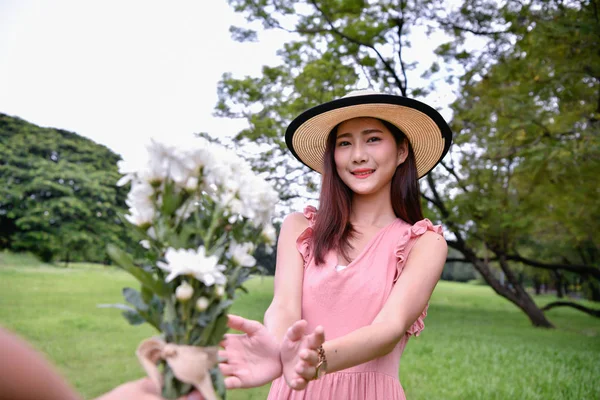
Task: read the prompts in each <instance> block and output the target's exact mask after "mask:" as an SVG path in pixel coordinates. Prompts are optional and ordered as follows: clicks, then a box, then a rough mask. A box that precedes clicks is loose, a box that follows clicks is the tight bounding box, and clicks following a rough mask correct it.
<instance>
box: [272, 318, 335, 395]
mask: <svg viewBox="0 0 600 400" xmlns="http://www.w3.org/2000/svg"><path fill="white" fill-rule="evenodd" d="M306 328H307V322H306V321H304V320H300V321H297V322H295V323H294V325H292V326H291V327H290V329H288V331H287V333H286V334H285V337H284V338H283V342H282V343H281V363H282V365H283V376H284V378H285V381H286V382H287V384H288V386H289V387H291V388H292V389H295V390H302V389H304V388H306V385H307V384H308V382H309V381H310V380H312V379H313V378H314V376H315V374H316V367H317V363H318V362H319V355H318V353H317V350H318V348H319V346H321V345H322V344H323V343H324V342H325V331H324V330H323V327H322V326H317V327H316V329H315V330H314V332H312V333H310V334H306Z"/></svg>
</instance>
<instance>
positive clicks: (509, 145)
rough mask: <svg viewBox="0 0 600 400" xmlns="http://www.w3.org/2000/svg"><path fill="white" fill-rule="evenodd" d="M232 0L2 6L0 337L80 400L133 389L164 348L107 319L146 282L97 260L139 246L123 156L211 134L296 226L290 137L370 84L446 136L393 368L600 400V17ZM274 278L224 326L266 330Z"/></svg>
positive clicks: (297, 196)
mask: <svg viewBox="0 0 600 400" xmlns="http://www.w3.org/2000/svg"><path fill="white" fill-rule="evenodd" d="M228 3H229V5H228V4H227V3H225V2H215V3H214V7H212V8H211V9H210V10H209V9H208V6H206V5H202V4H201V2H191V1H190V2H179V3H177V5H171V4H169V5H167V4H166V3H165V2H158V1H157V2H136V1H131V2H115V1H112V2H111V1H108V2H95V1H81V2H73V1H57V2H56V3H55V4H53V5H52V6H49V5H48V4H47V3H43V2H35V1H30V2H27V1H25V2H16V1H12V2H11V1H3V2H2V3H1V5H0V11H1V12H0V22H2V23H1V24H0V87H1V88H2V89H0V113H1V114H0V138H1V141H0V249H2V251H3V252H2V253H1V255H0V293H1V294H0V323H1V324H2V325H3V326H6V327H8V328H10V329H13V330H14V331H16V332H17V333H19V334H21V335H22V336H24V337H25V338H26V339H28V340H29V341H30V342H32V343H33V344H34V345H35V346H36V347H37V348H38V349H40V350H41V351H42V352H44V353H45V354H47V356H48V357H49V358H50V359H51V360H52V361H54V363H55V364H56V365H57V366H58V368H59V369H60V370H61V371H62V372H63V374H64V375H65V376H66V377H67V379H68V380H69V381H70V382H71V383H72V384H73V385H74V386H75V387H76V388H77V389H78V390H79V391H81V392H82V393H83V394H84V395H86V396H87V397H89V398H92V397H94V396H97V395H98V394H100V393H102V392H104V391H106V390H108V389H110V388H111V387H113V386H115V385H117V384H119V383H121V382H123V381H125V380H127V379H133V378H135V377H138V376H140V375H141V368H140V367H139V366H138V365H137V361H136V360H135V358H134V356H133V350H134V349H135V346H136V345H137V343H138V342H139V341H140V340H141V339H142V338H144V337H147V336H148V335H150V334H151V332H150V331H149V329H148V328H147V327H130V326H128V325H127V324H126V322H125V321H124V320H122V319H121V318H120V317H119V315H118V312H115V311H111V310H106V309H99V308H97V305H98V304H101V303H114V302H115V301H118V298H119V297H120V289H121V287H122V286H124V285H127V284H129V285H134V283H133V282H131V280H130V278H128V276H127V275H126V274H124V273H122V272H121V271H119V270H118V269H117V268H116V267H114V266H112V265H110V262H109V259H108V258H107V256H106V252H105V246H106V244H107V243H120V245H121V246H122V247H123V248H124V249H126V250H128V251H130V252H132V253H134V254H138V255H140V254H142V252H143V248H142V247H141V246H139V243H138V242H137V240H136V237H135V235H134V234H133V232H132V231H131V229H129V228H128V227H127V226H126V224H124V223H123V221H122V219H120V218H119V215H122V214H125V213H126V205H125V202H124V201H125V197H126V195H127V190H128V188H127V187H123V188H117V187H116V186H115V183H116V181H117V180H118V179H119V177H120V174H119V167H118V165H119V163H120V160H121V159H123V160H124V163H123V164H120V165H121V167H123V166H127V165H129V166H132V165H134V166H135V165H139V164H140V160H142V159H143V156H144V154H145V150H144V144H145V143H147V141H148V140H149V139H150V138H152V137H154V138H158V139H160V140H163V141H168V142H170V143H176V144H183V145H184V144H185V142H186V141H190V140H194V138H195V137H196V136H197V135H202V136H205V137H208V138H210V139H211V140H215V141H219V142H222V143H224V144H225V145H227V146H229V147H231V148H232V149H235V150H236V151H237V152H238V153H240V154H241V155H243V156H245V157H247V158H248V159H249V160H251V161H252V163H253V165H254V166H255V168H256V169H257V170H260V171H263V172H264V173H265V174H267V175H268V176H269V177H270V179H271V180H272V182H273V183H274V185H275V186H276V187H277V188H278V190H279V191H280V195H281V198H282V201H281V205H280V209H279V210H278V211H279V212H280V213H281V214H283V213H285V212H287V211H288V210H290V209H298V208H300V207H301V206H302V204H304V203H307V202H308V203H311V202H312V203H313V204H314V203H315V201H316V191H317V190H318V185H319V180H318V176H316V175H315V174H314V173H309V172H308V171H307V170H306V168H304V167H302V166H301V165H299V164H298V163H296V162H294V160H292V158H291V157H290V156H289V155H288V154H287V153H286V152H285V150H284V144H283V135H282V134H283V132H284V130H285V126H286V124H287V123H289V121H290V120H291V118H293V116H295V115H297V114H298V113H299V112H301V111H303V110H305V109H306V108H308V107H310V106H313V105H316V104H319V103H322V102H324V101H328V100H331V99H333V98H337V97H340V96H342V95H344V94H345V93H347V92H348V91H349V90H352V89H354V88H365V87H369V88H372V89H375V90H380V91H384V92H388V93H394V94H400V95H407V96H409V97H415V98H417V99H421V100H423V101H425V102H427V103H429V104H431V105H433V106H435V107H436V108H438V109H440V111H441V112H442V113H443V115H444V116H445V117H446V118H447V119H448V120H449V121H450V122H451V126H452V128H453V132H454V135H455V136H454V145H453V147H452V149H451V152H450V155H449V157H447V158H446V159H445V160H444V162H443V163H442V164H440V165H439V166H438V167H437V168H436V169H435V170H434V171H433V172H432V173H431V174H430V175H428V177H427V178H424V179H423V180H422V182H421V189H422V191H423V196H422V198H423V206H424V208H425V211H426V215H427V217H428V218H430V219H431V220H433V221H436V222H438V223H441V224H443V225H444V229H445V232H446V234H445V235H446V239H447V240H448V243H449V246H450V248H451V250H450V253H449V258H448V263H447V265H446V267H445V270H444V275H443V279H444V281H443V282H441V283H440V284H439V285H438V287H437V288H436V291H435V292H434V295H433V298H432V302H431V308H430V313H429V316H428V318H427V319H426V326H427V329H426V330H425V332H424V333H423V335H422V336H421V337H419V338H418V339H413V340H411V342H410V344H409V346H408V349H407V351H406V354H405V355H404V357H403V359H402V364H401V375H400V377H401V381H402V383H403V386H404V387H405V388H406V391H407V394H408V396H409V398H412V399H466V398H469V399H470V398H481V399H491V398H494V399H508V398H523V399H564V398H569V399H571V398H572V399H587V398H589V399H592V398H597V397H598V394H599V393H600V384H599V381H600V379H598V377H600V339H599V338H598V334H599V332H600V323H599V322H598V321H599V320H598V318H597V317H598V301H600V285H599V281H600V268H599V265H598V264H599V257H600V254H599V243H600V240H599V239H600V238H599V236H600V235H599V230H598V228H597V223H598V221H599V220H600V218H599V217H600V202H599V201H598V190H599V189H598V188H599V187H600V185H599V183H600V182H599V180H600V179H599V176H600V173H599V172H600V165H599V164H600V147H599V146H600V135H599V133H600V123H599V122H598V121H599V120H600V54H599V53H598V48H600V22H599V21H600V11H599V10H600V4H599V3H598V1H504V2H502V1H469V0H466V1H462V2H461V1H453V2H445V1H436V0H430V1H419V2H416V1H415V2H411V1H385V2H367V1H358V0H354V1H351V0H336V1H331V0H330V1H312V0H311V1H306V2H304V1H302V2H278V1H268V0H265V1H261V2H253V1H243V0H230V1H229V2H228ZM230 26H233V27H232V28H230ZM200 27H201V28H202V30H197V29H200ZM233 39H235V41H234V40H233ZM208 77H211V79H212V82H210V81H206V80H202V79H200V78H203V79H206V78H208ZM46 127H49V128H46ZM303 188H308V190H305V189H303ZM276 222H277V221H276ZM257 258H258V259H259V260H260V261H261V263H262V264H263V265H264V266H265V267H266V268H267V269H268V270H270V271H271V272H272V270H273V268H274V265H273V260H272V257H270V256H269V255H267V254H264V253H259V254H258V255H257ZM271 283H272V278H269V277H256V278H254V279H253V280H252V281H251V282H250V283H249V285H248V286H249V289H250V294H249V295H245V296H243V297H242V298H241V299H240V300H239V301H238V303H237V304H236V306H235V311H236V312H238V313H240V314H242V315H244V316H247V317H251V318H254V319H259V320H260V319H262V314H263V312H264V310H265V309H266V307H267V306H268V303H269V299H270V296H271V294H272V289H271V286H272V284H271ZM265 393H266V388H260V389H256V390H253V391H248V392H234V393H233V394H232V398H239V399H242V398H264V397H265Z"/></svg>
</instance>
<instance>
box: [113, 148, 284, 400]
mask: <svg viewBox="0 0 600 400" xmlns="http://www.w3.org/2000/svg"><path fill="white" fill-rule="evenodd" d="M198 144H199V146H197V147H194V148H188V149H185V150H184V149H177V148H175V147H169V146H165V145H163V144H159V143H156V142H153V143H152V144H151V145H150V146H149V159H148V164H147V166H145V167H144V168H143V169H142V170H140V171H130V173H128V174H127V175H125V176H124V177H123V178H122V179H121V180H120V181H119V183H118V184H121V185H122V184H126V183H127V182H131V191H130V192H129V195H128V198H127V205H128V206H129V215H127V216H126V218H127V220H128V221H129V222H130V223H131V224H132V227H133V228H135V229H137V230H138V231H139V232H140V233H141V234H142V237H143V240H142V242H141V243H142V245H143V246H144V247H145V248H146V249H147V252H146V256H145V257H144V259H143V260H141V261H138V260H136V261H134V259H133V257H131V256H130V255H129V254H128V253H127V252H125V251H123V250H121V249H119V248H118V247H117V246H115V245H109V246H108V249H107V250H108V253H109V255H110V257H111V258H112V259H113V260H114V262H115V263H116V264H117V265H119V266H120V267H122V268H123V269H125V270H126V271H128V272H129V273H130V274H131V275H133V276H134V277H135V278H136V279H137V280H138V281H139V283H140V284H141V290H139V291H138V290H135V289H132V288H125V289H123V295H124V297H125V300H126V301H127V302H128V303H129V305H123V304H118V305H108V306H113V307H117V308H120V309H122V310H123V314H124V316H125V318H126V319H127V320H128V321H129V322H130V323H132V324H139V323H143V322H147V323H149V324H150V325H152V326H153V327H154V328H156V329H157V330H158V331H159V332H160V334H161V335H160V336H159V337H158V338H154V339H148V340H145V341H144V342H142V344H141V345H140V346H139V347H138V350H137V354H138V357H139V359H140V361H141V363H142V365H143V366H144V368H145V369H146V371H147V373H148V375H149V376H150V378H151V379H152V380H153V381H154V382H155V384H156V385H158V386H160V387H161V390H162V395H163V397H166V398H169V399H175V398H177V397H179V396H182V395H184V394H186V393H188V392H189V391H191V390H192V389H193V388H194V387H195V388H197V389H198V390H200V391H201V392H202V394H203V396H204V397H205V398H206V399H216V398H217V397H216V394H215V390H214V389H215V388H216V391H217V393H218V396H219V397H221V398H225V387H224V384H223V378H222V376H221V374H220V372H219V369H218V367H217V365H216V364H217V348H216V346H217V345H218V344H219V343H220V341H221V340H222V338H223V335H224V334H225V332H226V331H227V319H228V318H227V312H228V310H229V308H230V306H231V305H232V304H233V300H234V299H235V297H236V290H237V289H242V290H244V288H243V287H242V284H243V283H244V281H245V280H246V279H248V278H249V276H250V274H251V273H253V272H255V271H256V269H257V266H256V260H255V259H254V257H253V256H252V254H253V252H254V250H255V249H256V247H257V246H258V245H261V244H265V245H266V246H267V248H270V247H269V246H271V245H272V244H273V243H274V241H275V229H274V228H273V226H272V225H271V217H272V212H273V210H274V208H275V205H276V203H277V201H278V197H277V193H276V192H275V191H274V189H273V188H272V187H271V186H270V185H269V184H268V183H267V182H266V181H265V180H264V179H262V178H260V177H258V176H257V175H255V174H254V173H253V172H252V170H251V168H250V166H249V165H248V164H247V163H246V162H245V161H244V160H242V159H241V158H239V157H238V156H237V155H235V154H233V153H231V152H228V151H226V150H225V149H224V148H222V147H220V146H217V145H215V144H212V143H210V142H208V141H205V140H202V139H199V140H198ZM159 368H160V369H159Z"/></svg>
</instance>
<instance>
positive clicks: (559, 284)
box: [554, 271, 565, 299]
mask: <svg viewBox="0 0 600 400" xmlns="http://www.w3.org/2000/svg"><path fill="white" fill-rule="evenodd" d="M554 278H555V280H554V287H555V288H556V297H558V298H559V299H562V298H563V297H564V296H565V294H564V292H563V279H562V275H561V274H560V272H558V271H554Z"/></svg>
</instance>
